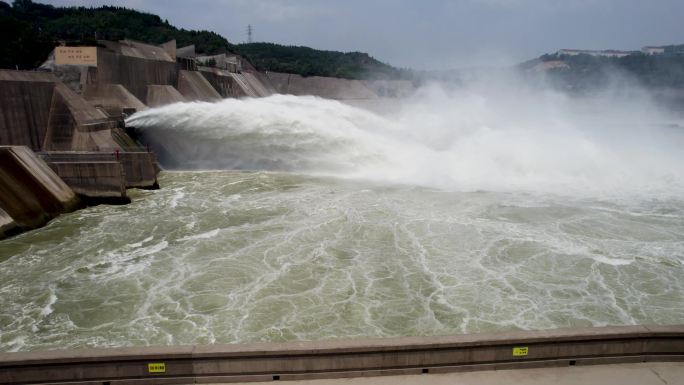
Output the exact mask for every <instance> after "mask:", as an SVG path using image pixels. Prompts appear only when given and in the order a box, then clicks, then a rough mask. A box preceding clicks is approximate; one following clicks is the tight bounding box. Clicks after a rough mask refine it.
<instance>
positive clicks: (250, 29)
mask: <svg viewBox="0 0 684 385" xmlns="http://www.w3.org/2000/svg"><path fill="white" fill-rule="evenodd" d="M253 35H254V28H253V27H252V24H249V25H247V43H252V42H253V39H252V36H253Z"/></svg>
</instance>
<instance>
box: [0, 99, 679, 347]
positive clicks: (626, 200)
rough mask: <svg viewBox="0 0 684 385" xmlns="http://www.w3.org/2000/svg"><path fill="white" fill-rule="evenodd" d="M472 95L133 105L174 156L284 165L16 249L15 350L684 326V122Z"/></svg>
mask: <svg viewBox="0 0 684 385" xmlns="http://www.w3.org/2000/svg"><path fill="white" fill-rule="evenodd" d="M467 102H468V101H467V100H461V103H460V104H458V105H460V106H462V105H464V104H466V107H467V108H466V107H463V108H464V111H460V112H462V114H459V111H451V110H449V112H448V114H453V115H454V118H453V119H452V118H449V117H448V116H447V117H444V116H443V115H438V114H431V113H430V111H427V112H425V111H424V112H425V113H424V114H423V115H422V117H423V118H424V119H423V124H424V135H421V134H420V133H419V132H418V131H415V132H412V131H411V130H408V129H405V127H417V124H418V118H417V115H416V112H415V111H414V112H413V113H411V114H405V115H398V116H394V117H392V118H383V117H379V116H377V115H374V114H371V113H368V112H364V111H361V110H358V109H355V108H352V107H348V106H343V105H341V104H339V103H337V102H329V101H323V100H320V99H311V98H295V97H284V96H276V97H273V98H266V99H260V100H246V101H226V102H223V104H221V103H219V104H214V105H210V104H202V103H197V104H185V105H175V106H169V107H165V108H164V109H157V110H151V111H148V112H146V113H143V114H141V115H139V116H137V117H134V119H133V122H135V123H136V125H137V126H138V127H140V128H143V129H144V131H143V132H144V133H145V135H149V137H148V139H150V140H152V139H153V140H152V141H153V142H154V145H155V149H156V150H157V151H159V152H160V155H161V156H162V157H168V158H167V159H166V160H165V161H166V162H170V163H173V162H174V161H175V162H178V163H179V164H184V165H188V167H187V168H194V169H206V168H228V167H230V168H249V169H254V168H261V169H266V170H267V171H242V172H240V171H227V170H226V171H221V170H217V171H166V172H164V173H163V174H162V175H161V178H160V184H161V186H162V187H163V188H162V189H161V190H158V191H133V190H131V191H129V193H130V194H131V196H132V198H133V203H132V204H130V205H127V206H98V207H91V208H88V209H85V210H81V211H78V212H75V213H71V214H68V215H63V216H61V217H59V218H57V219H56V220H54V221H52V222H51V223H50V224H49V225H48V226H46V227H45V228H42V229H39V230H35V231H31V232H29V233H25V234H22V235H19V236H17V237H14V238H11V239H9V240H5V241H2V242H0V247H1V249H0V251H1V254H0V350H3V351H15V350H35V349H55V348H71V347H84V346H98V347H103V346H130V345H166V344H193V343H201V344H205V343H230V342H248V341H286V340H317V339H331V338H347V337H362V336H375V337H378V336H406V335H439V334H453V333H472V332H482V331H498V330H511V329H545V328H556V327H569V326H590V325H595V326H597V325H625V324H673V323H682V321H683V320H684V201H683V200H682V199H681V195H680V194H681V180H682V179H681V176H682V167H683V166H682V164H683V163H676V161H679V160H682V155H681V146H680V145H681V143H682V142H681V140H682V136H681V132H678V131H676V130H675V129H658V128H653V129H651V130H649V131H648V135H642V134H640V133H641V132H643V131H640V130H642V129H643V126H639V130H631V129H626V128H624V127H625V126H620V129H622V130H623V134H624V135H621V136H620V137H615V136H612V135H613V134H614V132H615V131H614V130H615V128H614V127H612V126H609V127H608V128H606V129H605V130H598V129H596V130H589V131H583V130H579V129H578V128H577V127H584V126H587V127H595V126H596V125H597V123H596V121H591V122H585V123H586V124H585V123H582V122H579V121H577V120H573V119H569V118H567V116H565V115H563V113H564V111H558V110H556V111H555V115H554V116H556V117H557V118H558V122H557V123H558V124H555V123H554V122H555V120H554V119H553V118H549V119H548V120H544V118H543V117H542V119H541V120H540V118H539V117H538V116H537V117H535V118H534V119H532V118H530V117H525V119H523V118H521V117H520V116H517V115H516V114H515V111H517V110H516V109H515V108H513V107H514V106H512V107H511V110H510V111H508V112H510V114H509V116H511V122H512V123H511V124H509V125H506V124H500V123H501V122H497V121H496V119H494V120H488V119H492V115H491V114H489V115H487V116H488V118H487V119H484V120H483V121H480V120H478V119H480V118H479V117H478V116H479V115H478V113H477V111H476V112H472V110H473V109H477V108H481V109H482V108H486V105H487V102H486V101H477V100H476V101H472V100H471V101H470V104H469V105H468V104H467ZM260 104H261V105H260ZM269 104H271V107H272V108H266V107H268V105H269ZM430 105H433V106H434V105H436V104H435V103H431V104H430ZM478 106H479V107H478ZM257 107H258V108H257ZM499 107H502V108H503V107H505V105H504V106H499ZM416 108H418V107H416ZM420 108H425V107H420ZM420 108H418V109H420ZM250 109H254V110H253V111H252V112H249V110H250ZM466 110H467V111H470V113H471V115H466V112H465V111H466ZM481 115H482V116H485V115H486V114H481ZM456 116H458V119H460V120H458V119H456V118H455V117H456ZM550 116H551V115H550ZM528 118H529V119H528ZM561 118H562V119H561ZM240 119H242V120H240ZM526 119H528V120H526ZM540 122H541V123H540ZM630 122H631V123H634V120H630ZM637 123H638V122H637ZM445 125H453V127H454V130H455V132H451V131H449V130H444V129H443V128H444V126H445ZM599 126H601V127H603V126H602V125H601V124H599ZM545 129H547V131H545ZM609 134H610V135H609ZM674 149H678V152H677V151H674ZM673 162H675V163H673ZM611 170H612V171H611Z"/></svg>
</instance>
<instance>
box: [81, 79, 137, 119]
mask: <svg viewBox="0 0 684 385" xmlns="http://www.w3.org/2000/svg"><path fill="white" fill-rule="evenodd" d="M82 95H83V98H84V99H85V100H87V101H88V102H90V104H92V105H93V106H100V107H102V108H103V109H104V110H105V111H107V113H108V114H109V116H113V117H117V118H120V117H121V116H122V115H123V112H124V110H126V111H131V110H133V111H135V112H137V111H143V110H146V109H147V106H146V105H145V104H144V103H143V102H141V101H140V100H139V99H138V98H136V97H135V96H134V95H133V94H131V93H130V92H129V91H128V90H127V89H126V88H125V87H124V86H122V85H121V84H87V85H85V86H84V87H83V93H82Z"/></svg>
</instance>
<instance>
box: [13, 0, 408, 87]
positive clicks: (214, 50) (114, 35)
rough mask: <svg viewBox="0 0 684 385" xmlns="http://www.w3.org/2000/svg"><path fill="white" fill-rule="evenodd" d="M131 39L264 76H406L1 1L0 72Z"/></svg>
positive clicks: (150, 19)
mask: <svg viewBox="0 0 684 385" xmlns="http://www.w3.org/2000/svg"><path fill="white" fill-rule="evenodd" d="M98 39H100V40H121V39H132V40H138V41H142V42H146V43H152V44H160V43H163V42H166V41H169V40H172V39H176V42H177V44H178V46H179V47H182V46H186V45H190V44H194V45H195V47H196V50H197V52H198V53H203V54H218V53H224V52H234V53H238V54H241V55H243V56H245V57H246V58H247V59H248V60H250V61H251V62H252V64H253V65H254V66H255V67H257V68H258V69H261V70H270V71H283V72H290V73H296V74H300V75H304V76H311V75H319V76H337V77H345V78H362V77H396V76H399V74H401V73H403V71H400V70H397V69H395V68H393V67H391V66H389V65H387V64H383V63H381V62H379V61H377V60H375V59H373V58H372V57H370V56H369V55H368V54H364V53H359V52H353V53H342V52H334V51H320V50H315V49H311V48H306V47H290V46H281V45H277V44H270V43H255V44H239V45H234V44H231V43H230V42H229V41H228V40H227V39H226V38H224V37H223V36H221V35H219V34H217V33H214V32H211V31H193V30H186V29H183V28H176V27H174V26H173V25H171V24H169V22H168V21H167V20H162V19H161V18H160V17H159V16H157V15H153V14H149V13H144V12H139V11H135V10H131V9H127V8H123V7H115V6H104V7H97V8H90V7H54V6H52V5H48V4H41V3H34V2H33V1H31V0H14V1H13V2H12V5H10V4H8V3H7V2H5V1H3V0H0V67H1V68H15V67H18V68H20V69H33V68H36V67H38V66H39V65H40V64H41V63H42V62H43V61H44V60H45V58H46V57H47V56H48V54H49V53H50V51H51V50H52V49H53V47H55V46H56V45H58V44H59V43H58V42H59V41H66V42H67V44H69V45H77V44H87V45H94V44H97V40H98Z"/></svg>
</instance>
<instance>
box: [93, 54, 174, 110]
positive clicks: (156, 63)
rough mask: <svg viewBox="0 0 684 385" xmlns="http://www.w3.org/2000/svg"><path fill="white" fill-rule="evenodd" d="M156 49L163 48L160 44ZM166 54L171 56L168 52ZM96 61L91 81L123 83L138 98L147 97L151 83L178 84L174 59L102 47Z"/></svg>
mask: <svg viewBox="0 0 684 385" xmlns="http://www.w3.org/2000/svg"><path fill="white" fill-rule="evenodd" d="M157 49H158V50H159V51H163V49H161V48H159V47H158V48H157ZM164 52H165V51H164ZM165 55H166V57H167V58H168V54H166V53H165ZM97 63H98V64H97V68H92V70H93V71H95V72H96V75H93V76H90V79H89V80H88V82H89V83H97V84H121V85H122V86H124V87H126V89H128V90H129V91H130V92H131V93H132V94H133V95H135V97H136V98H138V99H139V100H144V99H145V98H146V97H147V86H148V85H152V84H155V85H174V86H175V85H176V84H177V78H178V71H177V70H176V62H175V61H168V60H150V59H147V58H141V57H137V56H126V55H125V54H124V53H117V52H112V51H108V50H107V49H105V48H99V49H98V50H97Z"/></svg>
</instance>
